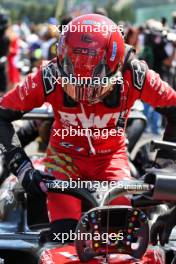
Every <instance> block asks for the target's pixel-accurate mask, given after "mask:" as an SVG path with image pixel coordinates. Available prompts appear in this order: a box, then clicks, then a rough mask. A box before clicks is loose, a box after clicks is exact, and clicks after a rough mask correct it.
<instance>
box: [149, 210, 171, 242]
mask: <svg viewBox="0 0 176 264" xmlns="http://www.w3.org/2000/svg"><path fill="white" fill-rule="evenodd" d="M175 225H176V207H174V208H172V209H170V210H169V211H168V212H167V213H166V214H163V215H160V216H159V217H158V218H157V220H156V222H155V223H154V224H153V226H152V228H151V242H152V244H153V245H156V244H157V241H158V239H157V238H158V236H159V241H160V244H161V246H164V244H167V243H168V242H169V237H170V234H171V232H172V229H173V228H174V226H175Z"/></svg>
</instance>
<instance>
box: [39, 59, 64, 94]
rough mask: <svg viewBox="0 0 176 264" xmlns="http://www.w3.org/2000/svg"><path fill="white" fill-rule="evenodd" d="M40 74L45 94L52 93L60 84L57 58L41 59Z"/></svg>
mask: <svg viewBox="0 0 176 264" xmlns="http://www.w3.org/2000/svg"><path fill="white" fill-rule="evenodd" d="M41 74H42V81H43V87H44V92H45V95H49V94H50V93H52V92H53V91H54V90H55V89H56V87H58V85H59V84H60V82H59V80H60V77H61V73H60V70H59V68H58V64H57V58H54V59H52V60H50V61H43V63H42V66H41Z"/></svg>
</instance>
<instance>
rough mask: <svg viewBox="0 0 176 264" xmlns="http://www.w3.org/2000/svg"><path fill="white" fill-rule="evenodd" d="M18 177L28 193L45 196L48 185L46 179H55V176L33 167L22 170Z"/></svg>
mask: <svg viewBox="0 0 176 264" xmlns="http://www.w3.org/2000/svg"><path fill="white" fill-rule="evenodd" d="M18 179H19V181H20V182H21V184H22V186H23V188H24V190H25V191H26V193H28V194H31V195H40V196H45V194H46V193H47V190H48V189H47V187H46V184H45V182H44V180H54V177H53V176H51V175H48V174H46V173H44V172H42V171H39V170H35V169H34V168H32V167H29V168H24V170H22V171H20V175H18Z"/></svg>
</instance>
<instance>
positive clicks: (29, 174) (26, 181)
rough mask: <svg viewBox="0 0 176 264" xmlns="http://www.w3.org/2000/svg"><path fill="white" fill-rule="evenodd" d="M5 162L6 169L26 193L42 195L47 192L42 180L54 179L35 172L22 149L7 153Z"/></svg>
mask: <svg viewBox="0 0 176 264" xmlns="http://www.w3.org/2000/svg"><path fill="white" fill-rule="evenodd" d="M5 161H6V164H7V166H8V169H9V170H10V171H11V172H12V173H13V174H14V175H15V176H17V177H18V179H19V181H20V183H21V184H22V186H23V187H24V189H25V191H26V192H27V193H29V194H39V195H44V194H45V193H46V192H47V187H46V186H45V183H44V179H50V180H53V179H54V177H53V176H50V175H47V174H45V173H44V172H41V171H38V170H35V169H34V167H33V165H32V163H31V161H30V159H29V158H28V156H27V155H26V153H25V152H24V150H23V149H22V148H20V147H19V148H14V149H12V150H11V151H9V152H8V153H7V155H6V156H5Z"/></svg>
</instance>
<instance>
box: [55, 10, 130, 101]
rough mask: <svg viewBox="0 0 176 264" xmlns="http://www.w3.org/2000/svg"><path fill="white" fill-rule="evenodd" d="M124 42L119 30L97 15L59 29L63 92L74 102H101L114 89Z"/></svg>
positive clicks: (80, 19)
mask: <svg viewBox="0 0 176 264" xmlns="http://www.w3.org/2000/svg"><path fill="white" fill-rule="evenodd" d="M124 50H125V47H124V39H123V36H122V34H121V32H120V30H119V27H118V26H117V25H116V24H115V23H114V22H113V21H112V20H110V19H109V18H107V17H105V16H101V15H98V14H88V15H82V16H79V17H77V18H75V19H73V20H72V21H71V22H70V23H69V24H68V25H66V26H65V27H64V28H62V33H61V37H60V40H59V45H58V65H59V68H60V71H61V75H62V77H64V82H62V87H63V89H64V91H65V92H66V93H67V94H68V95H69V96H70V97H71V98H72V99H74V100H75V101H77V102H83V103H87V102H90V103H94V102H98V101H100V100H101V99H102V98H104V97H105V96H106V95H108V94H109V93H110V91H112V89H113V88H114V83H113V84H112V83H111V79H112V77H114V76H117V73H118V72H119V70H120V68H121V66H122V65H123V61H124Z"/></svg>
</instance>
